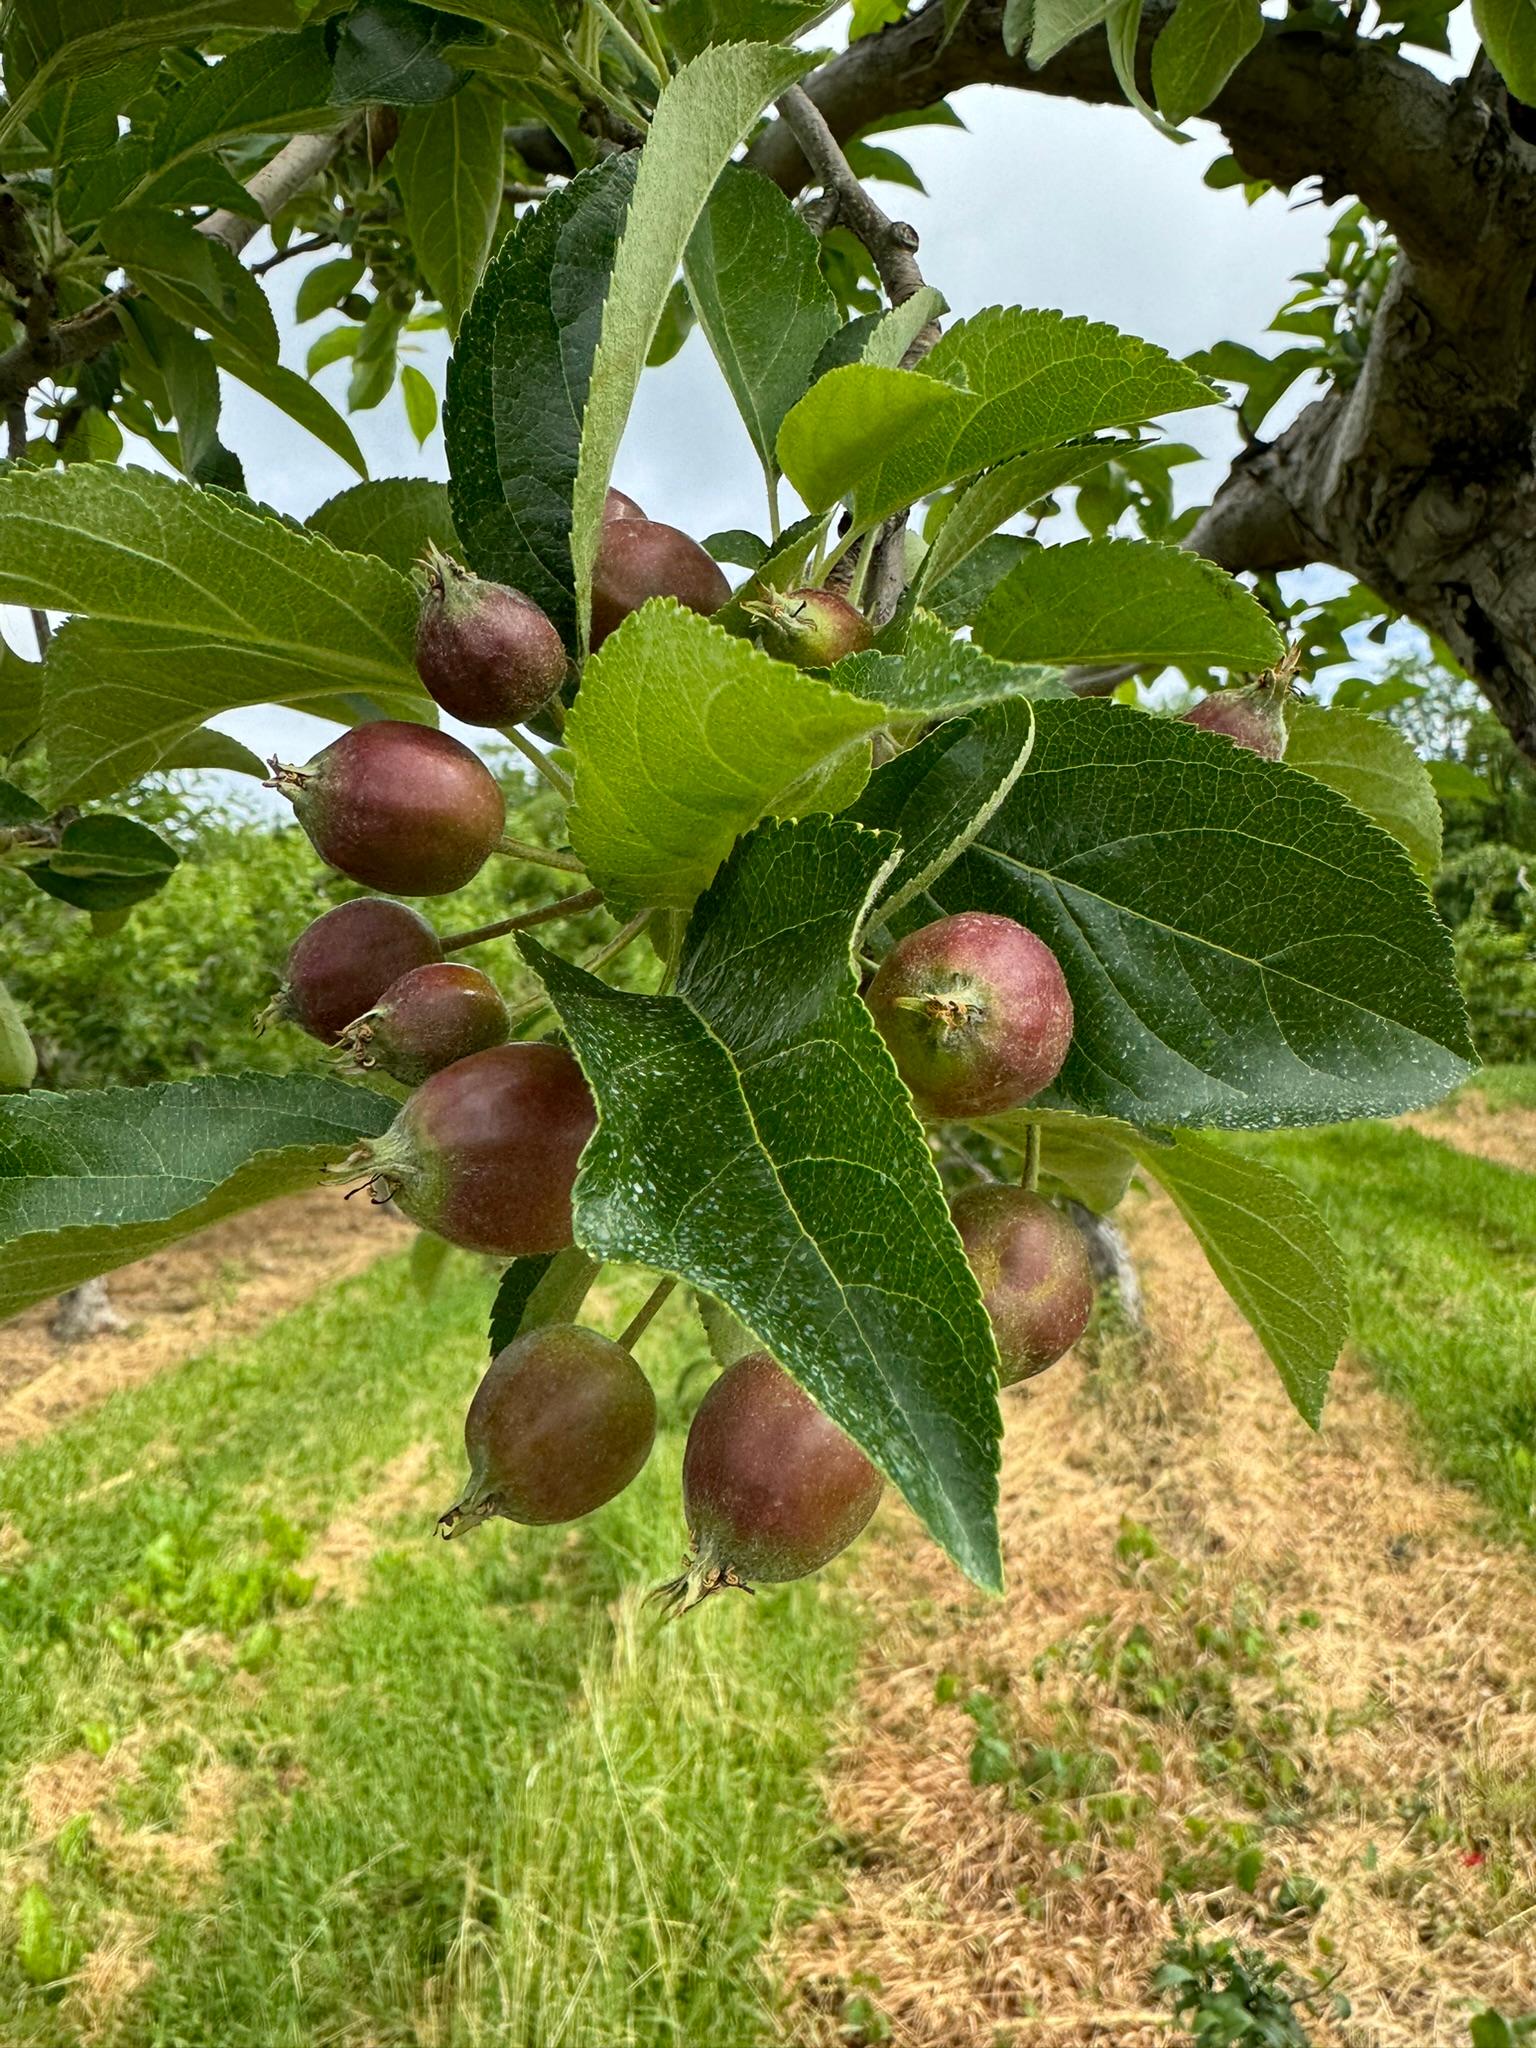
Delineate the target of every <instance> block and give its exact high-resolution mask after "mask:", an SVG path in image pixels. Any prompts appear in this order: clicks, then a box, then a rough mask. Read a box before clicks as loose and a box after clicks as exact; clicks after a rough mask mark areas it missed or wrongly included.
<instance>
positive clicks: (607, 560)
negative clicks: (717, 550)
mask: <svg viewBox="0 0 1536 2048" xmlns="http://www.w3.org/2000/svg"><path fill="white" fill-rule="evenodd" d="M730 594H731V586H730V584H729V583H727V582H726V580H725V574H724V571H723V570H722V569H721V567H720V564H719V563H718V562H717V561H715V560H714V558H713V557H712V556H711V555H707V554H706V553H705V552H704V550H703V548H701V547H700V546H699V544H698V542H697V541H696V540H690V539H689V537H688V535H687V534H686V533H679V531H678V530H677V528H676V527H675V526H663V525H662V524H661V522H660V521H659V520H655V519H632V518H625V519H610V520H609V521H608V522H607V523H606V525H605V526H604V527H603V534H602V539H601V541H600V542H599V543H598V550H597V562H596V565H595V567H594V568H593V571H592V645H593V646H594V647H601V646H602V644H603V642H604V641H605V640H606V639H607V638H608V635H609V634H610V633H612V632H613V631H614V630H615V628H617V627H619V626H621V625H623V623H624V621H625V620H626V619H627V618H628V617H629V615H630V613H631V612H635V611H638V610H639V609H640V607H641V605H643V604H644V603H645V602H646V600H647V598H652V597H675V598H676V599H677V601H678V603H679V604H685V605H687V607H688V609H689V610H690V611H695V612H717V611H719V609H720V607H721V605H723V604H724V603H725V602H726V601H727V599H728V598H729V597H730Z"/></svg>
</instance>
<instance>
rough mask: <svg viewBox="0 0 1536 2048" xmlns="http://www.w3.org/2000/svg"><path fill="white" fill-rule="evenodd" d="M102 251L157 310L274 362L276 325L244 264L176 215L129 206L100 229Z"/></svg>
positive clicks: (110, 216)
mask: <svg viewBox="0 0 1536 2048" xmlns="http://www.w3.org/2000/svg"><path fill="white" fill-rule="evenodd" d="M100 232H101V239H102V244H103V246H104V247H105V248H106V250H107V253H108V254H109V255H110V256H111V257H112V258H113V260H114V261H115V262H117V263H120V264H122V266H123V268H124V269H125V270H126V271H127V272H128V275H129V276H130V277H131V278H132V279H133V281H134V283H135V284H137V285H138V286H140V288H141V289H142V290H144V291H146V292H148V294H149V296H150V297H151V298H152V299H153V300H154V302H155V304H156V305H157V306H160V307H163V308H164V310H165V311H166V312H167V313H169V314H171V315H172V316H173V317H174V318H175V319H177V320H182V321H185V322H186V324H187V325H188V326H189V327H201V328H203V329H204V330H205V331H206V332H208V333H209V334H214V335H218V336H219V337H220V338H221V339H223V340H225V341H227V342H231V343H233V345H234V346H235V347H236V348H238V349H240V350H242V351H243V352H244V353H246V354H248V355H251V356H253V357H257V358H261V359H264V360H265V361H267V362H269V363H275V362H276V361H277V326H276V323H275V322H274V320H273V318H272V309H271V307H270V306H269V305H268V304H267V299H266V294H265V293H264V292H263V291H262V289H261V286H260V285H259V284H258V283H257V281H256V279H255V278H254V277H252V275H251V273H250V272H249V271H248V270H247V269H246V267H245V265H244V264H243V263H241V262H240V261H239V259H238V258H237V257H235V256H233V255H231V253H230V251H229V250H228V249H226V248H225V247H224V244H223V243H222V242H219V241H215V240H214V238H213V237H212V236H211V235H200V234H199V233H198V232H197V229H196V228H195V227H194V226H193V225H192V223H191V221H189V220H186V219H184V218H183V217H182V216H181V215H180V214H176V213H170V212H167V211H164V210H162V209H160V208H156V207H152V206H131V207H126V208H124V209H123V210H122V211H121V212H119V213H112V214H108V216H107V217H106V219H105V220H104V221H103V222H102V223H101V230H100Z"/></svg>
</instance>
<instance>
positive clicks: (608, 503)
mask: <svg viewBox="0 0 1536 2048" xmlns="http://www.w3.org/2000/svg"><path fill="white" fill-rule="evenodd" d="M644 517H645V512H644V509H643V508H642V507H641V506H639V505H637V504H636V503H635V501H634V499H633V498H632V497H630V496H629V494H628V492H626V491H620V490H616V489H615V488H614V486H613V485H612V484H610V485H609V486H608V495H607V497H606V498H605V499H604V500H603V523H604V525H605V526H606V524H607V523H608V521H609V520H610V519H643V518H644Z"/></svg>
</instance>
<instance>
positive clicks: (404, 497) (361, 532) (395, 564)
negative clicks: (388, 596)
mask: <svg viewBox="0 0 1536 2048" xmlns="http://www.w3.org/2000/svg"><path fill="white" fill-rule="evenodd" d="M306 524H307V525H308V527H309V530H310V532H311V533H318V534H319V535H321V537H322V538H323V539H325V540H328V541H329V542H330V543H331V545H332V547H337V548H343V549H345V550H346V552H347V553H349V554H354V555H378V556H379V557H380V558H381V559H382V560H384V561H386V562H388V564H389V566H390V567H391V568H392V569H398V570H399V571H400V573H401V575H402V576H406V575H409V574H410V572H411V570H412V569H413V568H414V567H415V565H416V564H417V563H418V562H419V561H420V560H421V559H422V557H423V556H424V555H425V553H426V551H427V545H428V543H429V542H432V543H434V544H435V545H436V546H438V547H440V548H441V549H442V551H443V553H444V554H445V555H453V554H457V552H458V546H459V537H458V535H457V533H455V531H454V527H453V514H452V512H451V511H450V510H449V507H448V491H447V487H446V485H443V484H435V483H430V482H428V480H427V479H426V478H425V477H418V476H390V477H379V478H377V479H375V481H374V482H372V483H367V484H354V485H353V486H352V488H351V490H349V491H341V492H339V493H338V494H337V496H336V497H334V498H327V499H326V501H325V503H324V504H323V505H322V506H320V508H319V510H318V511H315V512H312V513H311V514H310V516H309V519H308V520H307V522H306Z"/></svg>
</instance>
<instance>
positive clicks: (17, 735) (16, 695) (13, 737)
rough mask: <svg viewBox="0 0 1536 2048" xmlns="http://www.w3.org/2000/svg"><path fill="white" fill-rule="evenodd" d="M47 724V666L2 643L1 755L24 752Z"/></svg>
mask: <svg viewBox="0 0 1536 2048" xmlns="http://www.w3.org/2000/svg"><path fill="white" fill-rule="evenodd" d="M42 722H43V665H42V663H41V662H40V661H23V660H22V658H21V656H20V655H19V654H17V653H16V652H15V650H14V649H13V648H10V647H7V646H6V644H5V642H4V641H3V640H0V756H8V755H11V754H16V753H19V752H20V751H21V748H22V747H23V746H24V745H25V744H26V742H27V741H28V740H29V739H31V738H32V736H33V734H34V733H35V732H36V731H37V729H38V727H39V726H40V725H41V724H42Z"/></svg>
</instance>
